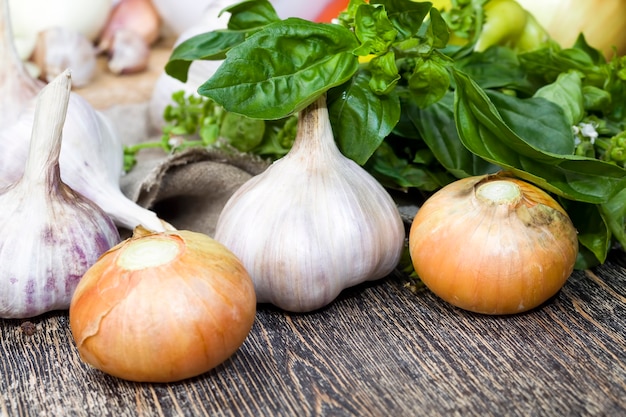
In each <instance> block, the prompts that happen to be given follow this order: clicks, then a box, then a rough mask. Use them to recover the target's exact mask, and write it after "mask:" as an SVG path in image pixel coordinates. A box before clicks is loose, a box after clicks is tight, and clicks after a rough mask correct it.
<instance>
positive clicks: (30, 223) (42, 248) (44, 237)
mask: <svg viewBox="0 0 626 417" xmlns="http://www.w3.org/2000/svg"><path fill="white" fill-rule="evenodd" d="M70 89H71V77H70V74H69V72H65V73H63V74H61V75H59V77H58V78H57V79H55V80H53V81H52V82H51V83H50V84H49V85H47V86H46V87H44V89H42V90H41V92H40V94H39V96H38V99H37V109H36V112H35V121H34V124H33V127H32V139H31V141H30V144H31V146H30V150H29V155H28V160H27V165H26V169H25V170H24V175H23V176H22V177H21V178H20V179H19V180H18V181H17V182H15V183H14V184H12V185H10V186H9V187H6V188H4V189H2V191H0V207H2V211H0V317H1V318H25V317H33V316H37V315H40V314H42V313H45V312H47V311H51V310H57V309H67V308H69V305H70V302H71V298H72V295H73V293H74V290H75V288H76V285H77V284H78V281H79V280H80V278H81V277H82V275H83V274H84V273H85V272H86V271H87V269H88V268H89V267H91V265H93V263H95V261H96V260H97V259H98V258H99V256H100V255H102V253H104V252H105V251H107V250H108V249H110V248H111V247H112V246H113V245H115V244H117V243H118V242H119V240H120V236H119V234H118V231H117V228H116V227H115V225H114V223H113V222H112V220H111V219H110V218H109V217H108V216H107V215H106V214H105V213H104V212H103V211H102V210H100V209H99V208H98V207H97V206H96V205H95V204H93V203H92V202H90V201H89V200H87V199H86V198H84V197H83V196H81V195H80V194H78V193H76V192H74V191H73V190H72V189H71V188H70V187H68V186H67V185H65V184H64V183H63V182H62V181H61V180H60V170H59V153H60V149H61V131H62V127H63V123H64V121H65V115H66V112H67V105H68V101H69V94H70Z"/></svg>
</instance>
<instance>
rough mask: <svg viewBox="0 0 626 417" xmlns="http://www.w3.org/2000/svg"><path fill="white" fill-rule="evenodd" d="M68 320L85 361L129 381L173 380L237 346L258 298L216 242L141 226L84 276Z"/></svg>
mask: <svg viewBox="0 0 626 417" xmlns="http://www.w3.org/2000/svg"><path fill="white" fill-rule="evenodd" d="M69 314H70V327H71V330H72V335H73V338H74V340H75V342H76V345H77V347H78V351H79V353H80V356H81V358H82V359H83V360H84V361H85V362H86V363H88V364H90V365H92V366H93V367H95V368H97V369H100V370H101V371H103V372H106V373H108V374H110V375H113V376H116V377H119V378H122V379H127V380H131V381H138V382H172V381H178V380H182V379H186V378H190V377H193V376H196V375H200V374H202V373H204V372H207V371H209V370H210V369H213V368H214V367H216V366H217V365H219V364H221V363H222V362H224V361H225V360H226V359H228V358H229V357H230V356H232V354H234V353H235V352H236V351H237V350H238V349H239V348H240V346H241V345H242V344H243V342H244V341H245V339H246V338H247V336H248V334H249V332H250V330H251V328H252V325H253V323H254V318H255V314H256V296H255V293H254V286H253V284H252V280H251V279H250V276H249V275H248V273H247V271H246V270H245V269H244V267H243V265H242V264H241V262H240V261H239V259H238V258H237V257H236V256H235V255H234V254H233V253H232V252H230V251H229V250H228V249H226V248H225V247H224V246H223V245H221V244H220V243H218V242H217V241H215V240H213V239H211V238H210V237H208V236H206V235H204V234H201V233H195V232H190V231H166V232H162V233H153V232H148V231H147V230H145V229H143V228H141V227H139V228H138V229H136V230H135V233H134V234H133V236H132V237H131V238H130V239H127V240H125V241H124V242H122V243H120V244H119V245H117V246H115V247H113V248H112V249H111V250H109V251H108V252H106V253H105V254H104V255H102V256H101V257H100V259H99V260H98V261H97V262H96V263H95V264H94V265H93V266H92V267H91V268H90V269H89V270H88V271H87V272H86V273H85V275H84V276H83V278H82V279H81V281H80V282H79V285H78V287H77V288H76V291H75V293H74V296H73V298H72V302H71V305H70V312H69Z"/></svg>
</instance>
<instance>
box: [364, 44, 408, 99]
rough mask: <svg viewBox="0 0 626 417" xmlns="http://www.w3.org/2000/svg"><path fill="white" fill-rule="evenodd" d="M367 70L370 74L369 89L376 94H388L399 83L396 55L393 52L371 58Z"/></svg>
mask: <svg viewBox="0 0 626 417" xmlns="http://www.w3.org/2000/svg"><path fill="white" fill-rule="evenodd" d="M367 69H368V70H369V71H370V73H371V74H372V78H371V79H370V82H369V87H370V88H371V89H372V91H374V93H376V94H380V95H382V94H388V93H389V92H390V91H391V90H393V89H394V88H395V87H396V85H397V84H398V81H400V74H399V73H398V67H397V66H396V55H395V54H394V53H393V51H389V52H387V53H386V54H383V55H380V56H377V57H374V58H372V60H371V61H370V64H369V66H368V67H367Z"/></svg>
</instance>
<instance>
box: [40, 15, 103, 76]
mask: <svg viewBox="0 0 626 417" xmlns="http://www.w3.org/2000/svg"><path fill="white" fill-rule="evenodd" d="M31 59H32V61H33V63H34V64H35V65H37V67H38V68H39V69H40V70H41V74H40V77H41V78H42V79H43V80H45V81H47V82H50V81H52V80H53V79H54V78H56V77H57V76H58V75H59V74H61V73H62V72H63V71H65V69H66V68H70V69H71V70H72V86H73V87H84V86H86V85H87V84H89V82H90V81H91V80H92V79H93V77H94V74H95V73H96V66H97V62H96V48H94V46H93V44H92V43H91V41H90V40H89V39H87V37H86V36H85V35H83V34H81V33H80V32H78V31H75V30H72V29H68V28H64V27H54V28H49V29H45V30H43V31H41V32H39V34H38V35H37V42H36V44H35V49H34V51H33V55H32V58H31Z"/></svg>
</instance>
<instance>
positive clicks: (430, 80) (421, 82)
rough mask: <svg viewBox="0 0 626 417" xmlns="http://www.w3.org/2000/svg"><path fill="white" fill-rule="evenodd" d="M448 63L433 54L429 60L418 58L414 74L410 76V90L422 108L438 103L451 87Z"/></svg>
mask: <svg viewBox="0 0 626 417" xmlns="http://www.w3.org/2000/svg"><path fill="white" fill-rule="evenodd" d="M446 67H447V62H444V61H443V60H441V59H439V58H438V56H437V55H435V54H433V55H431V56H430V57H428V58H422V57H419V58H416V65H415V69H414V70H413V73H412V74H411V75H410V76H409V80H408V81H409V89H410V90H411V93H412V94H413V96H414V100H415V102H416V103H417V104H418V105H419V106H420V107H426V106H429V105H431V104H433V103H436V102H437V101H439V100H440V99H441V97H443V95H444V94H445V93H446V92H447V91H448V89H449V87H450V74H449V73H448V70H447V69H446Z"/></svg>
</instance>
